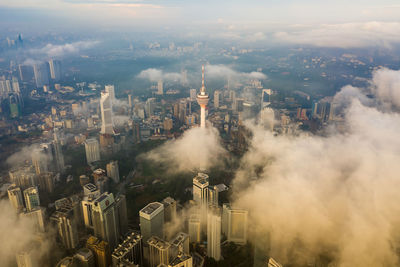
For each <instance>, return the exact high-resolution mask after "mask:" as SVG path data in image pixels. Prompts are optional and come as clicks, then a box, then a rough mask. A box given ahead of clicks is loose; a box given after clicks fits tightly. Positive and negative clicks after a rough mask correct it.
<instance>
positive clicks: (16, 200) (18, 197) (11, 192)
mask: <svg viewBox="0 0 400 267" xmlns="http://www.w3.org/2000/svg"><path fill="white" fill-rule="evenodd" d="M7 191H8V198H9V200H10V203H11V205H12V206H13V207H14V209H15V210H16V211H17V212H19V211H22V210H23V209H24V201H23V199H22V192H21V188H19V187H17V186H16V185H15V184H13V185H11V186H10V187H9V188H8V190H7Z"/></svg>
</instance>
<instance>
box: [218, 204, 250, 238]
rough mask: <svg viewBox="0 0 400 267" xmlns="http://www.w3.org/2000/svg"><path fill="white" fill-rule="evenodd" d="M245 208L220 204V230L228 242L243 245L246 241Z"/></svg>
mask: <svg viewBox="0 0 400 267" xmlns="http://www.w3.org/2000/svg"><path fill="white" fill-rule="evenodd" d="M247 214H248V212H247V210H243V209H238V208H232V207H231V206H230V204H229V203H224V204H223V206H222V232H223V233H224V234H225V235H226V237H227V240H228V241H229V242H234V243H236V244H240V245H244V244H246V242H247Z"/></svg>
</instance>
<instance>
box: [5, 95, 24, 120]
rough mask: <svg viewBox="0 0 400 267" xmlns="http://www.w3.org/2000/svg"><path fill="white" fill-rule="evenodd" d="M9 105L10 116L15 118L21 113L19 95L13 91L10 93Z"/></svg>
mask: <svg viewBox="0 0 400 267" xmlns="http://www.w3.org/2000/svg"><path fill="white" fill-rule="evenodd" d="M8 101H9V107H10V117H11V118H13V119H15V118H18V117H19V116H20V115H21V105H20V101H19V96H18V94H16V93H11V94H9V95H8Z"/></svg>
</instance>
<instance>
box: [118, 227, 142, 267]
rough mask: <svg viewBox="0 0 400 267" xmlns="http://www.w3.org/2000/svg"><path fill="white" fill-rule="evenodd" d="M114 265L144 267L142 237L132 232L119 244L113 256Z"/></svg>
mask: <svg viewBox="0 0 400 267" xmlns="http://www.w3.org/2000/svg"><path fill="white" fill-rule="evenodd" d="M111 258H112V265H113V266H114V267H116V266H120V264H121V263H129V264H132V265H134V264H137V265H140V266H141V265H142V262H143V247H142V236H141V235H140V234H139V233H137V232H132V233H130V234H128V235H127V237H126V238H125V239H124V241H122V243H121V244H119V245H118V246H117V247H116V248H115V250H114V251H113V253H112V255H111Z"/></svg>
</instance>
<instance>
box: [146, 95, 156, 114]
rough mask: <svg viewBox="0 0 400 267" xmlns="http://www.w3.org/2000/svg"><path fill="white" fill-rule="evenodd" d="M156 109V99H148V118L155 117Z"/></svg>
mask: <svg viewBox="0 0 400 267" xmlns="http://www.w3.org/2000/svg"><path fill="white" fill-rule="evenodd" d="M155 107H156V99H155V98H153V97H152V98H148V99H147V100H146V106H145V112H146V117H147V118H148V117H151V116H153V115H154V109H155Z"/></svg>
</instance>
